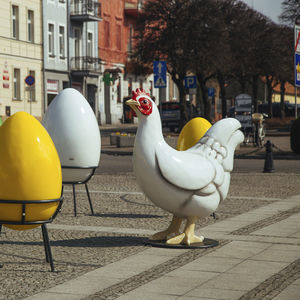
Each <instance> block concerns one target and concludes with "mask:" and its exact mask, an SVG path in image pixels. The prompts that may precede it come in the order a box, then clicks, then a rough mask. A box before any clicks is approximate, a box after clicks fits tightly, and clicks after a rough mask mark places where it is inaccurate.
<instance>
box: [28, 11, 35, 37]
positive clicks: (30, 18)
mask: <svg viewBox="0 0 300 300" xmlns="http://www.w3.org/2000/svg"><path fill="white" fill-rule="evenodd" d="M27 31H28V41H29V42H32V43H33V42H34V14H33V11H32V10H28V12H27Z"/></svg>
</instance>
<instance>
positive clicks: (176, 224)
mask: <svg viewBox="0 0 300 300" xmlns="http://www.w3.org/2000/svg"><path fill="white" fill-rule="evenodd" d="M181 223H182V218H179V217H177V216H175V215H173V219H172V221H171V224H170V225H169V227H168V228H167V229H166V230H164V231H160V232H157V233H155V234H154V235H152V236H151V237H150V240H152V241H162V240H166V239H167V238H168V236H170V235H171V234H173V235H178V234H179V233H180V232H179V230H180V226H181Z"/></svg>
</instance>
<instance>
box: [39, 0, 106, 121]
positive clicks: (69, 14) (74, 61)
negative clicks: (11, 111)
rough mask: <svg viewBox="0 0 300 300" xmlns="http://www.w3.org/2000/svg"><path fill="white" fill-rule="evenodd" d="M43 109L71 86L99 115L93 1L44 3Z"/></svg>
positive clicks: (97, 8)
mask: <svg viewBox="0 0 300 300" xmlns="http://www.w3.org/2000/svg"><path fill="white" fill-rule="evenodd" d="M43 20H44V21H43V24H44V64H45V68H44V75H45V80H44V87H45V107H47V106H48V105H49V104H50V103H51V101H52V100H53V98H54V97H55V95H56V94H58V93H59V92H60V91H61V90H62V89H64V88H67V87H72V88H75V89H77V90H78V91H80V92H81V93H82V94H83V95H84V97H85V98H86V99H87V100H88V102H89V103H90V105H91V107H92V108H93V110H94V112H95V114H96V116H97V115H98V111H99V110H98V107H99V104H98V97H99V93H98V86H99V76H100V70H101V64H100V60H99V58H98V46H97V45H98V22H100V21H101V5H100V4H99V3H98V2H97V1H95V0H43Z"/></svg>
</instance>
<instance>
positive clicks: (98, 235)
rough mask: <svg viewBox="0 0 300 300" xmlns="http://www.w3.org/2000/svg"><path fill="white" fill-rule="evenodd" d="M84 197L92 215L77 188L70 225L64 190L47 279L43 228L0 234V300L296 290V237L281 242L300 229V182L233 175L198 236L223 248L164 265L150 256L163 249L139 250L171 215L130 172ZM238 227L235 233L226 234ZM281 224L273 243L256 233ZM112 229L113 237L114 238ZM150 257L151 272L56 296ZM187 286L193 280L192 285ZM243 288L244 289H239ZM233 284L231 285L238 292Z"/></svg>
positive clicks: (173, 257)
mask: <svg viewBox="0 0 300 300" xmlns="http://www.w3.org/2000/svg"><path fill="white" fill-rule="evenodd" d="M89 188H90V191H91V197H92V201H93V205H94V211H95V215H94V216H91V215H90V210H89V205H88V201H87V198H86V195H85V192H84V190H83V188H82V187H78V192H77V205H78V216H77V217H76V218H75V217H74V216H73V200H72V193H71V189H70V187H66V188H65V195H64V196H65V200H64V203H63V207H62V211H61V212H60V213H59V214H58V216H57V218H56V219H55V220H54V222H53V228H52V229H51V226H50V225H49V226H48V227H49V229H48V231H49V238H50V242H51V248H52V253H53V257H54V265H55V272H53V273H52V272H50V267H49V264H47V263H45V254H44V248H43V244H42V235H41V230H40V228H36V229H33V230H27V231H14V230H10V229H7V228H3V230H2V233H1V235H0V264H1V265H3V266H2V268H0V282H1V284H0V299H1V300H2V299H5V300H6V299H24V298H26V297H29V296H32V297H29V298H28V299H41V298H43V299H45V300H46V299H59V298H61V299H115V298H118V297H120V299H141V295H144V297H142V298H144V299H154V298H155V299H175V298H176V299H177V298H182V299H184V298H191V299H192V298H194V299H195V298H198V299H199V295H202V297H201V299H205V298H208V299H209V298H210V299H212V298H213V299H225V298H226V297H227V298H228V299H238V298H240V297H243V298H242V299H263V298H264V297H265V298H270V299H271V298H272V297H276V296H277V297H279V296H280V295H283V296H284V295H286V296H284V297H288V296H289V295H291V294H293V293H294V294H295V293H298V292H297V289H298V291H299V287H300V284H297V282H298V281H297V280H298V278H299V263H300V262H299V259H300V251H299V249H300V236H299V231H298V233H297V232H291V233H288V234H286V235H284V234H282V233H281V232H280V230H279V229H280V228H283V229H285V228H290V227H291V225H292V224H295V226H296V227H297V226H298V227H297V228H298V229H299V225H298V224H299V223H297V222H298V221H297V218H296V217H297V215H298V214H299V213H300V211H299V204H300V196H298V195H300V175H299V174H292V175H291V174H289V176H287V175H286V174H258V173H257V174H240V173H234V174H233V175H232V182H231V187H230V191H229V196H228V199H226V200H225V201H223V202H222V204H221V205H220V207H219V209H218V210H217V212H216V215H217V219H213V218H212V217H208V218H205V219H202V220H199V222H198V224H197V228H198V229H199V228H200V229H202V230H204V231H206V230H207V232H209V237H210V238H214V239H218V240H219V242H220V245H219V246H218V247H216V248H212V249H197V250H187V251H184V252H181V250H180V251H176V250H174V251H168V252H167V253H168V254H166V255H167V256H166V257H164V259H162V260H159V259H158V257H156V255H155V253H159V251H160V250H159V249H157V250H156V249H153V250H151V247H149V246H147V245H146V244H145V242H146V241H147V238H148V236H149V234H150V233H152V232H153V233H154V232H156V231H158V230H162V229H163V228H164V227H166V226H167V225H168V223H169V221H170V220H171V215H170V214H168V213H166V212H165V211H163V210H161V209H159V208H157V207H155V206H154V205H152V203H151V202H149V201H148V200H147V199H145V197H144V196H143V195H142V194H141V192H140V191H139V189H138V187H137V185H136V181H135V177H134V176H133V174H132V173H128V174H122V175H105V174H102V175H96V176H94V178H93V179H92V180H91V182H90V183H89ZM293 197H294V198H293ZM277 204H278V205H277ZM272 205H273V206H272ZM276 205H277V206H276ZM259 209H261V211H263V210H264V209H265V211H266V215H263V217H262V220H257V219H256V218H257V216H256V215H255V214H254V216H253V218H254V219H255V221H251V219H250V221H249V220H247V222H248V223H249V224H248V223H247V222H246V221H244V216H245V218H246V217H249V218H251V217H252V216H251V213H252V212H256V211H257V210H259ZM239 216H241V220H240V221H237V219H235V218H238V217H239ZM284 222H286V223H284ZM218 224H220V226H219V227H218ZM235 224H238V228H236V229H234V230H232V229H231V228H232V226H234V225H235ZM277 224H282V226H279V225H278V227H276V230H275V231H274V234H273V233H271V234H268V235H265V233H264V232H260V230H266V229H268V228H269V227H270V226H277ZM51 225H52V224H51ZM55 226H57V227H55ZM227 226H228V227H227ZM114 228H115V229H116V232H113V231H112V230H111V229H114ZM270 228H271V229H270V230H272V227H270ZM274 228H275V227H274ZM297 228H296V229H297ZM277 229H278V231H277ZM200 231H201V230H200ZM146 233H147V234H146ZM280 234H281V235H280ZM297 234H298V235H297ZM263 239H266V240H265V241H264V240H263ZM283 249H285V250H283ZM149 250H151V251H152V252H151V253H152V256H151V257H152V258H153V261H148V262H147V263H149V264H151V266H150V265H149V267H148V265H146V266H145V267H144V268H141V269H139V266H134V265H128V266H127V267H126V268H124V269H120V271H119V272H118V270H116V271H114V272H115V274H117V275H118V276H117V278H105V276H104V275H103V278H102V277H99V278H98V277H97V280H99V282H101V281H103V282H102V284H103V287H101V286H100V284H99V286H98V285H97V284H98V283H97V284H96V285H93V282H92V281H91V282H90V284H91V286H93V288H91V289H90V290H88V287H86V292H85V293H84V295H83V294H82V295H81V294H80V293H79V294H78V295H77V294H75V292H74V294H72V293H71V294H68V293H69V292H66V293H65V294H64V293H63V292H57V291H59V286H60V285H61V286H62V288H63V287H64V284H66V285H67V284H68V282H71V281H72V280H75V281H76V279H78V280H79V282H80V278H84V276H88V274H91V276H92V274H94V273H93V272H96V273H95V274H99V273H101V270H102V269H103V270H110V268H112V267H113V266H114V265H115V266H119V265H122V263H123V262H126V261H127V260H126V259H127V258H128V259H129V260H130V259H131V258H132V259H134V258H135V257H140V258H141V262H142V258H143V255H145V254H146V253H147V251H149ZM286 251H287V252H286ZM153 253H154V254H153ZM171 253H172V254H171ZM270 253H272V254H273V255H272V256H271V255H270ZM169 255H170V256H169ZM145 257H146V256H145ZM155 259H158V260H157V262H156V260H155ZM272 259H273V260H274V261H272ZM135 268H137V269H136V270H135ZM256 268H258V271H257V278H255V279H253V278H252V277H251V276H250V274H251V272H254V273H255V271H254V270H256ZM131 269H132V272H131ZM139 270H140V271H139ZM133 271H134V272H133ZM246 271H247V272H248V273H249V274H247V273H245V272H246ZM97 272H99V273H97ZM123 272H124V273H123ZM118 273H119V274H118ZM191 274H192V275H191ZM97 276H99V275H97ZM197 276H198V277H197ZM185 277H188V278H191V279H190V281H186V279H184V278H185ZM87 278H89V277H87ZM178 278H181V281H178ZM193 278H194V279H193ZM105 280H108V281H107V283H105V282H104V281H105ZM109 280H111V281H109ZM172 280H173V284H175V287H178V288H174V291H173V293H172V291H166V290H165V289H166V287H167V285H168V284H167V283H168V282H172ZM176 280H177V281H176ZM240 280H242V281H241V282H242V283H243V284H244V287H242V285H241V284H239V282H240ZM232 282H233V283H235V282H237V283H236V285H238V287H235V286H234V284H232ZM181 285H183V286H181ZM82 290H84V287H82ZM82 293H83V291H82ZM284 293H286V294H284ZM41 295H42V296H41ZM197 295H198V296H197ZM299 295H300V291H299ZM51 297H52V298H51ZM282 299H288V298H282Z"/></svg>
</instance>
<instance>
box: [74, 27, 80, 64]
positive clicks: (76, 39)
mask: <svg viewBox="0 0 300 300" xmlns="http://www.w3.org/2000/svg"><path fill="white" fill-rule="evenodd" d="M80 41H81V30H80V28H74V54H75V68H76V69H79V68H80V63H81V61H80V60H81V58H80V55H81V42H80Z"/></svg>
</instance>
